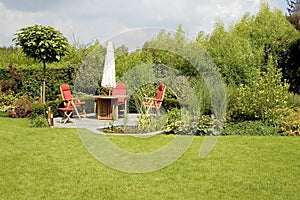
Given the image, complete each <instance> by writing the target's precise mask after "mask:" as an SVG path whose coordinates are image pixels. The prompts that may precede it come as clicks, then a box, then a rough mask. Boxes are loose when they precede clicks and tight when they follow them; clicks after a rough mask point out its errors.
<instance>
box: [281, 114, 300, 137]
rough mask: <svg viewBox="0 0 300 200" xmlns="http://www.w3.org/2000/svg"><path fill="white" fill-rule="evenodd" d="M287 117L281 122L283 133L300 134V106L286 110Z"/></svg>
mask: <svg viewBox="0 0 300 200" xmlns="http://www.w3.org/2000/svg"><path fill="white" fill-rule="evenodd" d="M284 112H285V114H286V117H285V119H284V120H283V123H282V124H281V127H280V128H281V131H282V135H291V136H296V135H300V108H295V109H286V110H284Z"/></svg>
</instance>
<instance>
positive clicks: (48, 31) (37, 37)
mask: <svg viewBox="0 0 300 200" xmlns="http://www.w3.org/2000/svg"><path fill="white" fill-rule="evenodd" d="M15 35H16V37H15V38H14V39H13V41H15V43H16V45H19V46H21V47H22V50H23V52H24V53H25V54H26V55H27V56H28V57H31V58H33V59H35V60H37V61H39V62H42V63H43V74H44V84H43V93H42V95H41V99H42V102H43V103H45V98H46V97H45V96H46V91H45V90H46V62H49V63H52V62H58V61H60V60H61V57H62V56H64V55H66V53H67V52H68V48H69V43H68V40H67V39H66V38H65V37H64V36H63V35H62V33H61V32H60V31H58V30H55V29H54V28H52V27H50V26H48V27H44V26H41V25H35V26H29V27H26V28H22V29H20V30H19V31H18V32H17V33H16V34H15Z"/></svg>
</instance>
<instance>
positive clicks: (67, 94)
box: [60, 84, 73, 101]
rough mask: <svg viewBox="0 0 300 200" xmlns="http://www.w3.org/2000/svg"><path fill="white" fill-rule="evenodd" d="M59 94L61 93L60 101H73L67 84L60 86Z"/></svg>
mask: <svg viewBox="0 0 300 200" xmlns="http://www.w3.org/2000/svg"><path fill="white" fill-rule="evenodd" d="M60 92H61V96H62V99H63V100H64V101H71V100H72V99H73V96H72V93H71V88H70V85H69V84H62V85H61V86H60Z"/></svg>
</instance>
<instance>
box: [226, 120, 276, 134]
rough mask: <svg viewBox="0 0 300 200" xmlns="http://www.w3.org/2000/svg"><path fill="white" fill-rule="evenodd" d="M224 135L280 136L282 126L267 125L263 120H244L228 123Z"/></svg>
mask: <svg viewBox="0 0 300 200" xmlns="http://www.w3.org/2000/svg"><path fill="white" fill-rule="evenodd" d="M222 135H244V136H270V135H272V136H279V135H281V133H280V128H278V127H274V126H270V125H266V124H265V123H263V122H262V121H243V122H235V123H227V124H226V125H225V128H224V130H223V131H222Z"/></svg>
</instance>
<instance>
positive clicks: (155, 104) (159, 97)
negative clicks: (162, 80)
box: [143, 84, 166, 115]
mask: <svg viewBox="0 0 300 200" xmlns="http://www.w3.org/2000/svg"><path fill="white" fill-rule="evenodd" d="M165 90H166V86H165V85H164V84H160V85H159V86H158V90H157V94H156V97H155V98H149V97H144V98H145V99H147V100H148V101H147V102H143V105H144V106H145V107H146V111H147V113H149V111H150V109H154V110H155V113H156V115H157V114H158V113H159V109H160V107H161V105H162V102H163V99H164V95H165Z"/></svg>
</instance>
